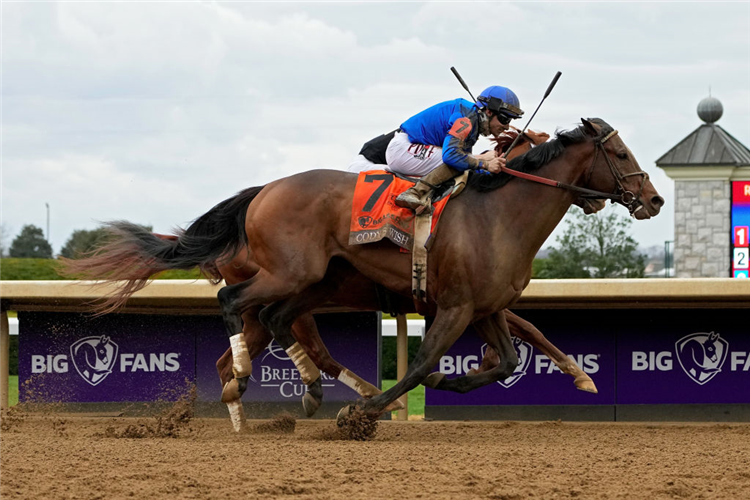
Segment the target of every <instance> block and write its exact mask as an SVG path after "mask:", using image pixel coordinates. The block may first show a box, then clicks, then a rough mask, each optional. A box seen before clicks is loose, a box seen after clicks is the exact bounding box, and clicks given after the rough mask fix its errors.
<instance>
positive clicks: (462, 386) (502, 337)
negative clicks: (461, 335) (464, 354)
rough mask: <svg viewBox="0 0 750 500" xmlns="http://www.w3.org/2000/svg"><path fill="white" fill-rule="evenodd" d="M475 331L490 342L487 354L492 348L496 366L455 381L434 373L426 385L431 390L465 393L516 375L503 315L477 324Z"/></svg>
mask: <svg viewBox="0 0 750 500" xmlns="http://www.w3.org/2000/svg"><path fill="white" fill-rule="evenodd" d="M474 328H476V330H477V332H478V333H479V336H480V337H482V339H483V340H484V341H485V342H487V345H488V351H489V348H490V347H491V348H492V349H494V351H495V352H496V353H497V355H498V356H499V362H498V363H497V365H496V366H494V367H492V368H490V369H489V370H486V371H482V372H475V373H473V374H470V375H465V376H462V377H456V378H453V379H448V378H445V375H444V374H442V373H439V372H435V373H432V374H430V376H429V377H427V378H426V379H425V381H424V382H423V383H424V385H426V386H427V387H430V388H432V389H438V390H444V391H452V392H458V393H466V392H469V391H473V390H474V389H477V388H479V387H484V386H485V385H488V384H491V383H493V382H497V381H499V380H504V379H506V378H508V377H510V376H511V375H512V374H513V372H514V371H515V369H516V366H518V356H517V355H516V350H515V348H514V347H513V342H512V341H511V339H510V331H509V329H508V324H507V322H506V320H505V314H504V311H500V312H498V313H495V314H493V315H491V316H489V317H487V318H484V319H481V320H479V321H477V322H475V323H474ZM486 355H487V354H486V353H485V356H486Z"/></svg>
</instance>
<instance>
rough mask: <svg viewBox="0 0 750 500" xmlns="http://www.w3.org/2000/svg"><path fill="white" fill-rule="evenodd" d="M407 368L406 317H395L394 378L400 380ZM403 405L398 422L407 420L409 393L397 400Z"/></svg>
mask: <svg viewBox="0 0 750 500" xmlns="http://www.w3.org/2000/svg"><path fill="white" fill-rule="evenodd" d="M408 367H409V330H408V327H407V325H406V315H405V314H399V315H398V316H396V376H397V377H398V380H401V379H402V378H404V376H405V375H406V369H407V368H408ZM399 400H400V401H401V403H402V404H403V405H404V409H403V410H398V416H397V417H396V418H397V419H398V420H409V393H408V392H407V393H406V394H404V395H403V396H401V398H400V399H399Z"/></svg>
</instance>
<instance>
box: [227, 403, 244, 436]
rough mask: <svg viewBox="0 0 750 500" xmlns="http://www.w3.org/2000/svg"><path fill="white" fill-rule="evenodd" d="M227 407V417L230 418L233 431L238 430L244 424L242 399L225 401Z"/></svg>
mask: <svg viewBox="0 0 750 500" xmlns="http://www.w3.org/2000/svg"><path fill="white" fill-rule="evenodd" d="M227 408H229V418H230V419H232V427H234V432H240V431H241V430H242V427H243V426H244V425H245V409H244V408H243V407H242V401H240V400H239V399H236V400H234V401H230V402H229V403H227Z"/></svg>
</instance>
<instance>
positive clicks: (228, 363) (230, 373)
mask: <svg viewBox="0 0 750 500" xmlns="http://www.w3.org/2000/svg"><path fill="white" fill-rule="evenodd" d="M260 309H261V308H259V307H258V308H253V309H252V310H250V311H248V312H246V313H244V314H243V315H242V320H243V323H244V325H243V327H242V337H243V339H244V341H245V345H246V348H247V355H248V357H249V358H250V359H251V360H252V359H255V358H256V357H257V356H258V355H259V354H260V353H261V352H263V350H264V349H265V348H266V346H267V345H268V343H269V342H271V340H273V337H272V336H271V333H270V332H269V331H268V330H266V329H265V328H264V327H263V325H261V324H260V322H259V321H258V312H259V311H260ZM233 368H234V356H233V353H232V349H231V348H230V349H228V350H227V351H226V352H225V353H224V354H223V355H222V356H221V357H220V358H219V360H218V361H217V362H216V370H217V371H218V372H219V378H220V379H221V387H222V395H221V401H222V402H224V403H225V404H226V405H227V408H228V409H229V416H230V417H231V419H232V425H233V426H234V430H235V431H237V432H239V431H241V430H242V427H243V426H244V422H245V411H244V409H243V407H242V402H241V400H240V398H241V397H242V394H243V393H244V392H245V390H246V389H247V379H245V380H244V384H243V385H242V387H240V384H239V382H238V381H237V379H236V378H235V375H234V369H233Z"/></svg>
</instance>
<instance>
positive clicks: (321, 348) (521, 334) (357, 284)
mask: <svg viewBox="0 0 750 500" xmlns="http://www.w3.org/2000/svg"><path fill="white" fill-rule="evenodd" d="M516 135H518V131H514V130H512V129H511V130H509V131H508V132H507V133H504V134H502V135H501V136H500V137H498V138H497V139H496V147H495V150H496V151H497V153H498V154H501V153H503V152H505V150H506V148H507V146H508V145H509V144H510V143H511V142H513V140H514V139H515V137H516ZM548 139H549V135H548V134H545V133H543V132H528V133H526V134H523V135H522V137H521V138H520V140H519V141H518V142H517V143H516V146H515V148H514V149H513V150H512V151H511V152H510V154H509V155H508V159H509V160H510V159H513V158H515V157H517V156H520V155H521V154H524V153H526V152H528V151H529V150H531V148H532V146H534V145H540V144H543V143H544V142H546V141H547V140H548ZM576 203H577V204H579V205H582V206H583V208H584V210H586V212H587V213H593V212H595V211H598V210H599V209H601V208H603V207H604V203H603V202H602V201H601V200H583V199H579V200H578V201H577V202H576ZM158 236H160V237H163V238H170V239H177V236H165V235H158ZM259 269H260V267H259V266H258V265H257V263H255V262H254V261H253V259H252V254H251V253H250V250H249V249H248V248H247V247H245V248H243V249H242V250H241V251H240V253H239V254H238V255H237V256H235V257H234V259H233V260H232V261H231V262H229V263H224V264H218V265H217V268H216V269H215V270H212V274H213V277H214V278H215V279H217V280H220V279H222V278H223V279H224V280H225V282H226V283H227V284H229V285H232V284H236V283H240V282H242V281H245V280H247V279H250V278H251V277H252V276H254V275H255V274H256V273H257V272H258V271H259ZM352 271H353V272H354V270H353V269H352ZM384 293H388V292H387V291H384V290H380V291H379V290H378V289H377V285H376V284H374V283H373V282H371V281H370V280H368V279H367V278H365V277H364V276H362V275H360V274H357V275H356V276H355V275H354V274H353V275H352V278H351V279H349V280H347V281H346V286H345V287H344V289H343V290H340V291H338V292H337V293H336V294H335V295H334V296H333V297H331V299H330V302H332V303H336V304H339V305H343V306H347V307H351V308H353V309H359V310H373V311H378V310H381V309H383V308H384V306H383V302H384V300H383V294H384ZM387 300H388V302H389V305H388V306H386V307H388V308H389V309H390V310H391V311H394V312H398V313H408V312H416V308H415V307H414V303H413V301H412V299H411V298H407V297H402V296H398V295H392V296H390V297H388V299H387ZM242 319H243V335H244V338H245V343H246V344H247V346H248V351H249V355H250V358H251V359H255V357H256V356H257V355H259V354H260V352H262V350H263V349H264V348H265V346H266V345H268V343H269V342H271V340H272V336H271V333H270V332H269V331H268V330H266V329H265V328H264V327H263V325H262V324H260V322H259V321H258V319H257V315H256V314H249V313H248V312H245V313H243V315H242ZM506 319H507V322H508V327H509V329H510V332H511V335H514V336H516V337H518V338H520V339H521V340H524V341H526V342H528V343H530V344H531V345H533V346H534V347H536V348H537V349H539V350H540V351H541V352H542V353H544V354H546V355H547V356H548V357H549V358H550V359H551V360H552V361H553V362H554V363H555V365H556V366H557V367H558V368H559V369H560V370H561V371H562V372H563V373H567V374H569V375H571V376H572V377H573V378H574V383H575V385H576V387H577V388H578V389H580V390H583V391H586V392H591V393H596V392H598V391H597V389H596V385H595V384H594V382H593V380H591V378H590V377H589V376H588V375H587V374H586V373H585V372H584V371H583V370H581V369H580V367H578V365H577V364H576V363H575V361H573V360H572V359H571V358H569V357H567V356H566V355H565V354H564V353H563V352H562V351H560V350H559V349H558V348H557V347H556V346H554V345H553V344H552V343H551V342H549V341H548V340H547V339H546V337H544V335H543V334H542V333H541V332H540V331H539V330H538V329H537V328H535V327H534V326H533V325H532V324H531V323H529V322H527V321H525V320H523V319H521V318H519V317H518V316H516V315H515V314H513V313H512V312H510V311H507V312H506ZM292 334H293V335H294V338H295V339H296V340H297V342H299V343H300V344H301V345H302V347H303V348H304V350H305V352H306V353H307V355H308V356H309V357H310V358H311V360H312V361H313V363H314V364H315V365H316V366H317V367H318V368H319V369H320V370H322V371H323V372H325V373H327V374H328V375H330V376H332V377H334V378H336V379H339V380H342V381H343V382H344V383H349V384H350V385H351V387H352V389H354V390H355V391H357V393H358V394H359V395H360V396H361V397H363V398H365V399H369V398H370V397H372V396H375V395H377V394H380V393H381V391H380V390H379V389H378V388H376V387H375V386H373V385H372V384H370V383H368V382H366V381H364V380H362V379H361V378H360V377H358V376H357V375H356V374H354V373H353V372H351V371H349V370H347V369H346V368H344V367H343V366H342V365H340V364H339V363H338V362H337V361H336V360H335V359H333V358H332V357H331V356H330V354H329V352H328V350H327V349H326V347H325V345H324V344H323V342H322V340H321V338H320V335H319V333H318V330H317V327H316V325H315V321H314V320H313V318H312V316H311V315H309V314H306V315H302V316H301V317H300V318H299V319H298V320H297V321H296V322H295V323H294V325H293V326H292ZM499 361H500V360H499V357H498V355H497V353H496V352H495V351H494V350H493V349H492V348H491V347H488V348H487V349H486V350H485V355H484V357H483V359H482V362H481V364H480V365H479V367H477V368H476V369H472V370H471V371H470V372H469V374H468V376H469V377H471V376H473V375H475V374H477V373H481V372H484V371H487V370H489V369H491V368H494V367H495V366H497V364H498V363H499ZM216 368H217V371H218V372H219V377H220V379H221V384H222V387H223V388H224V391H223V393H222V400H223V401H224V402H225V403H226V404H227V406H228V407H229V410H230V414H236V415H235V417H234V419H233V421H234V422H235V425H236V426H237V427H236V428H237V430H239V429H240V427H241V425H242V422H243V421H244V416H243V415H242V407H241V405H240V404H239V403H238V400H239V398H238V397H237V394H238V393H239V394H240V395H241V394H242V392H243V391H242V390H241V389H240V387H239V384H238V382H233V381H234V380H235V377H234V372H233V370H232V350H231V349H227V351H226V352H225V353H224V354H223V355H222V356H221V357H220V358H219V360H218V361H217V363H216ZM342 373H344V376H343V377H342V376H341V374H342ZM469 380H470V379H469ZM234 384H237V385H234ZM452 384H453V385H451V383H448V384H445V386H444V387H442V386H441V387H440V388H444V389H446V390H454V391H458V392H465V391H464V388H463V386H462V385H461V384H460V381H456V382H453V383H452ZM243 388H244V385H243ZM233 398H237V399H233ZM320 403H321V401H320V399H316V398H315V397H314V395H313V394H311V393H310V392H307V393H306V394H305V395H304V397H303V407H304V409H305V411H306V413H307V416H312V415H313V414H314V412H315V411H316V410H317V409H318V408H319V406H320ZM391 406H392V408H393V409H399V408H400V406H401V405H400V403H398V400H397V401H396V402H395V403H393V404H392V405H391Z"/></svg>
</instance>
